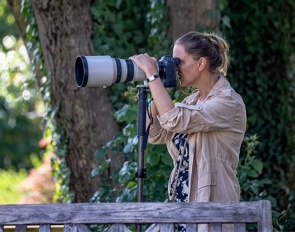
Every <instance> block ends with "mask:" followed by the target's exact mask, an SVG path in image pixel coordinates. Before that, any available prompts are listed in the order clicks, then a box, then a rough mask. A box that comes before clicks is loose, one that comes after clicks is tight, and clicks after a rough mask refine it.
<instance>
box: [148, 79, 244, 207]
mask: <svg viewBox="0 0 295 232" xmlns="http://www.w3.org/2000/svg"><path fill="white" fill-rule="evenodd" d="M198 98H199V93H198V91H196V92H195V93H192V94H191V95H190V96H188V97H186V98H185V99H184V101H183V102H182V103H178V104H175V107H174V109H172V110H171V111H169V112H167V113H166V114H164V115H162V116H158V120H155V122H154V124H153V125H152V126H151V128H150V134H149V136H150V137H149V142H150V143H153V144H160V143H166V144H167V148H168V151H169V153H170V155H171V157H172V159H173V160H174V163H175V162H176V160H177V156H178V150H177V149H176V147H175V146H174V144H173V142H172V138H173V136H174V133H183V134H189V136H188V144H189V155H190V160H189V165H190V168H189V185H190V186H189V190H190V193H189V201H190V202H209V201H215V202H225V201H239V199H240V187H239V183H238V180H237V177H236V169H237V166H238V161H239V152H240V147H241V143H242V140H243V138H244V133H245V130H246V109H245V105H244V103H243V100H242V98H241V97H240V95H238V94H237V93H236V92H235V91H234V90H233V89H232V88H231V86H230V84H229V82H228V81H227V80H226V78H225V77H220V78H219V80H218V82H217V83H216V84H215V86H214V87H213V89H212V90H211V91H210V93H209V95H208V96H207V98H206V99H205V101H203V102H200V103H198V102H197V100H198ZM174 171H175V168H174V169H173V171H172V173H171V176H173V173H174ZM170 180H171V177H170ZM168 186H170V184H169V185H168ZM168 191H169V190H168Z"/></svg>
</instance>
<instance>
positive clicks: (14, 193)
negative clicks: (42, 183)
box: [0, 169, 27, 204]
mask: <svg viewBox="0 0 295 232" xmlns="http://www.w3.org/2000/svg"><path fill="white" fill-rule="evenodd" d="M26 176H27V172H26V171H25V170H24V169H22V170H20V171H19V172H16V171H15V170H13V169H9V170H3V169H0V179H1V181H0V204H14V203H17V202H18V201H19V200H20V199H21V197H22V193H21V192H20V191H19V189H18V185H19V184H20V183H21V182H22V181H23V180H24V179H25V178H26Z"/></svg>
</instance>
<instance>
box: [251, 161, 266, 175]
mask: <svg viewBox="0 0 295 232" xmlns="http://www.w3.org/2000/svg"><path fill="white" fill-rule="evenodd" d="M251 166H252V167H253V168H254V169H255V170H256V171H257V172H258V173H261V171H262V169H263V163H262V162H261V161H260V160H259V159H253V160H252V163H251Z"/></svg>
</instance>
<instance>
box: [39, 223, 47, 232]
mask: <svg viewBox="0 0 295 232" xmlns="http://www.w3.org/2000/svg"><path fill="white" fill-rule="evenodd" d="M39 232H50V225H48V224H44V225H40V227H39Z"/></svg>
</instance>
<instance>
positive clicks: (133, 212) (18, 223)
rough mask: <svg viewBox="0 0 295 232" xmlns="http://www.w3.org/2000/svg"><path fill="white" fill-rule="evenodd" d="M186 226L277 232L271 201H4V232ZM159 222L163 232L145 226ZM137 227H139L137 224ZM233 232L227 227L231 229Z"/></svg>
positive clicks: (0, 223)
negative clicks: (101, 226)
mask: <svg viewBox="0 0 295 232" xmlns="http://www.w3.org/2000/svg"><path fill="white" fill-rule="evenodd" d="M179 223H183V224H186V231H187V232H192V231H194V232H195V231H197V228H198V226H197V225H198V224H204V223H205V224H209V226H210V232H212V231H213V232H215V231H222V224H225V223H226V224H234V228H235V230H234V231H237V232H241V231H246V224H247V223H251V224H253V223H255V224H257V230H258V231H259V232H271V231H272V216H271V205H270V202H269V201H264V200H263V201H255V202H238V203H213V202H210V203H97V204H94V203H73V204H31V205H21V204H20V205H0V232H4V231H8V230H11V229H13V230H14V231H16V232H25V231H28V230H29V229H28V228H29V227H32V226H35V227H37V228H38V231H40V232H49V231H52V228H53V227H54V226H57V225H59V226H60V228H62V230H63V231H65V232H89V231H90V229H89V228H90V227H89V225H98V224H104V225H108V230H107V231H108V232H129V231H132V230H131V229H130V228H132V225H133V228H134V227H135V228H137V230H138V231H141V230H142V228H144V230H145V231H148V232H149V231H160V232H168V231H171V232H172V231H174V224H179ZM151 224H154V225H157V230H151V229H150V228H151V227H150V228H149V229H146V227H145V226H144V225H151ZM136 226H137V227H136ZM226 232H227V231H226Z"/></svg>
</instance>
